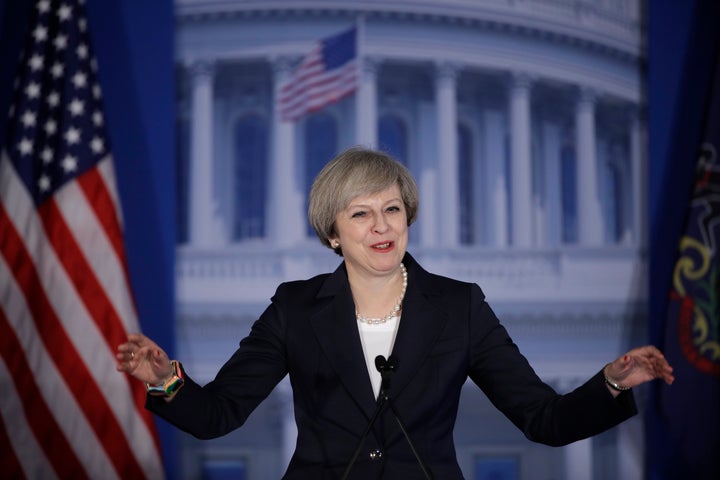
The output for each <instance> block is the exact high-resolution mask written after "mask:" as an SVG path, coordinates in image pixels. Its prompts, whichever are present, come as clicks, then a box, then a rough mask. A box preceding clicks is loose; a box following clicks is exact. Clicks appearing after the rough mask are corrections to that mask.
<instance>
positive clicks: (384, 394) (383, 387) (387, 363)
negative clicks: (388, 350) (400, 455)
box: [342, 355, 433, 480]
mask: <svg viewBox="0 0 720 480" xmlns="http://www.w3.org/2000/svg"><path fill="white" fill-rule="evenodd" d="M397 364H398V362H397V358H395V357H394V356H392V355H390V357H389V358H388V359H387V360H386V359H385V357H383V356H382V355H378V356H377V357H375V368H377V369H378V371H379V372H380V376H381V378H382V381H381V382H380V395H378V400H377V406H376V407H375V412H374V413H373V416H372V418H371V419H370V422H369V423H368V425H367V427H365V430H364V431H363V433H362V435H361V436H360V440H359V441H358V444H357V447H356V448H355V452H354V453H353V456H352V458H351V459H350V462H349V463H348V466H347V468H346V469H345V473H343V476H342V480H346V479H347V477H348V475H349V474H350V470H352V467H353V465H354V464H355V460H357V457H358V455H359V454H360V450H362V447H363V445H364V443H365V438H367V435H368V433H370V429H371V428H372V426H373V425H374V424H375V421H376V420H377V418H378V417H379V416H380V412H381V411H382V409H383V408H384V407H385V405H388V406H389V407H390V410H392V412H393V416H394V417H395V420H396V421H397V423H398V425H399V426H400V430H401V431H402V433H403V435H404V436H405V440H407V442H408V445H409V446H410V450H412V452H413V455H415V459H416V460H417V462H418V465H420V468H421V469H422V471H423V474H424V475H425V478H427V479H428V480H433V475H432V473H431V472H430V469H429V468H428V466H427V465H426V464H425V462H424V461H423V459H422V457H421V456H420V453H418V451H417V449H416V448H415V445H414V444H413V442H412V439H411V438H410V434H409V433H408V431H407V429H406V428H405V425H404V424H403V422H402V420H401V419H400V415H398V412H397V410H396V409H395V405H394V404H393V402H392V400H391V399H390V395H388V391H389V390H390V374H391V373H392V372H394V371H395V369H396V368H397Z"/></svg>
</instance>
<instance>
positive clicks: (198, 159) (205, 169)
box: [189, 60, 224, 247]
mask: <svg viewBox="0 0 720 480" xmlns="http://www.w3.org/2000/svg"><path fill="white" fill-rule="evenodd" d="M214 67H215V66H214V64H213V62H209V61H205V60H201V61H197V62H195V63H193V64H192V65H191V67H190V75H191V81H192V114H191V115H192V127H191V137H190V145H191V147H190V148H191V153H190V231H189V238H190V244H191V245H194V246H198V247H211V246H217V245H218V244H220V243H222V242H223V240H224V234H223V232H222V226H221V223H220V219H219V218H218V214H217V204H216V199H215V197H214V195H213V190H214V189H213V183H214V182H213V175H214V170H215V169H214V165H213V163H214V162H213V140H212V135H213V98H214V93H213V81H214V75H215V68H214Z"/></svg>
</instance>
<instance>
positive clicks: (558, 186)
mask: <svg viewBox="0 0 720 480" xmlns="http://www.w3.org/2000/svg"><path fill="white" fill-rule="evenodd" d="M560 131H561V128H560V125H558V124H556V123H552V122H550V121H546V122H545V123H544V124H543V143H544V148H543V152H544V155H543V156H544V158H545V175H544V179H543V181H544V184H545V211H544V216H545V220H544V222H542V223H543V224H544V225H545V229H546V232H545V235H544V237H543V238H542V239H539V240H540V241H539V243H540V244H542V245H548V246H553V247H555V246H558V245H560V244H561V243H562V168H561V166H560V151H561V148H562V146H561V142H560Z"/></svg>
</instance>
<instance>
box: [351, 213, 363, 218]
mask: <svg viewBox="0 0 720 480" xmlns="http://www.w3.org/2000/svg"><path fill="white" fill-rule="evenodd" d="M364 216H365V212H355V213H353V214H352V218H360V217H364Z"/></svg>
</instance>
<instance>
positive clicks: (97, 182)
mask: <svg viewBox="0 0 720 480" xmlns="http://www.w3.org/2000/svg"><path fill="white" fill-rule="evenodd" d="M100 164H111V159H106V160H103V161H101V162H100ZM77 180H78V184H79V185H80V188H81V189H82V191H83V192H85V196H86V197H87V205H88V206H90V208H92V209H93V210H94V212H95V216H96V218H97V219H98V221H99V222H100V224H101V225H102V227H103V230H104V231H105V235H106V236H107V238H108V239H109V240H110V243H111V244H112V247H113V250H115V255H116V256H117V258H118V259H123V258H125V245H124V243H123V237H122V225H120V219H119V218H118V215H117V208H116V207H117V206H116V204H115V201H114V200H113V198H112V194H111V193H110V192H109V191H108V188H107V183H106V182H105V179H104V178H103V175H102V174H101V173H100V170H99V169H93V170H90V171H88V172H86V173H85V174H84V175H81V176H80V177H78V179H77ZM114 180H115V179H114V178H113V179H112V181H113V183H114ZM66 216H67V215H66ZM84 250H85V251H92V249H84ZM122 265H125V264H122ZM113 274H114V275H118V274H117V273H116V272H113ZM123 276H124V279H125V282H127V283H128V284H129V283H130V281H129V275H128V272H127V268H123V272H122V275H121V276H118V279H120V278H123ZM108 291H110V292H112V291H113V290H112V289H108ZM123 291H124V292H126V293H128V294H129V293H130V292H129V291H128V290H127V289H123ZM134 317H135V315H134V313H133V314H132V316H131V318H133V319H134ZM133 323H134V325H132V328H137V321H136V320H134V321H133ZM126 327H130V326H128V325H126Z"/></svg>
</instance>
